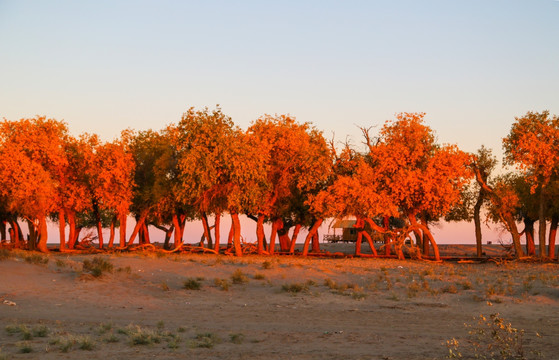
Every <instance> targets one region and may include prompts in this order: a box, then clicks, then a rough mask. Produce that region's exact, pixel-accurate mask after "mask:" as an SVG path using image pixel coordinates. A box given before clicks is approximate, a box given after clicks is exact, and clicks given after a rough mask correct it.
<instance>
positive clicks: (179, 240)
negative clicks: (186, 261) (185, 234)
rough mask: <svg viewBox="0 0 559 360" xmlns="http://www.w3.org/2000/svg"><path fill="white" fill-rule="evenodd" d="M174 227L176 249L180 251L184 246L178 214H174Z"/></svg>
mask: <svg viewBox="0 0 559 360" xmlns="http://www.w3.org/2000/svg"><path fill="white" fill-rule="evenodd" d="M173 227H174V228H175V236H174V247H175V249H178V248H179V247H180V246H181V245H182V234H181V226H180V222H179V216H178V215H177V214H173Z"/></svg>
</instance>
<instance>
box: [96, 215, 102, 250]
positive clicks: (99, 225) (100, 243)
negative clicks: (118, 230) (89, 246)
mask: <svg viewBox="0 0 559 360" xmlns="http://www.w3.org/2000/svg"><path fill="white" fill-rule="evenodd" d="M97 235H98V236H99V249H102V248H103V224H102V223H101V217H100V216H99V214H97Z"/></svg>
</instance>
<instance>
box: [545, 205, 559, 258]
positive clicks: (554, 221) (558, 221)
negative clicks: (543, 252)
mask: <svg viewBox="0 0 559 360" xmlns="http://www.w3.org/2000/svg"><path fill="white" fill-rule="evenodd" d="M558 225H559V214H554V215H553V216H552V217H551V225H550V227H549V248H548V252H547V256H549V258H550V259H555V237H556V236H557V226H558Z"/></svg>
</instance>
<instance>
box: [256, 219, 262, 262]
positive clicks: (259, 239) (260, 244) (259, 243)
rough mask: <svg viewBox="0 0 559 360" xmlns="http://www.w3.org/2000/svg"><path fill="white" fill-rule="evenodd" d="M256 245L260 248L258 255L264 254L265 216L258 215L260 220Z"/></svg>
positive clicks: (257, 227) (258, 221) (257, 221)
mask: <svg viewBox="0 0 559 360" xmlns="http://www.w3.org/2000/svg"><path fill="white" fill-rule="evenodd" d="M256 245H257V247H258V253H259V254H262V253H263V252H264V215H263V214H258V219H257V220H256Z"/></svg>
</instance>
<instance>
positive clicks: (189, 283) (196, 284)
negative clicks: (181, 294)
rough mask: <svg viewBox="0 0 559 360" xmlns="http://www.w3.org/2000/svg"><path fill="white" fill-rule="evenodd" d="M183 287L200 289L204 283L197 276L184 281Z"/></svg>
mask: <svg viewBox="0 0 559 360" xmlns="http://www.w3.org/2000/svg"><path fill="white" fill-rule="evenodd" d="M182 287H183V288H184V289H186V290H200V289H201V288H202V283H201V282H200V281H198V280H196V279H195V278H188V279H186V280H185V281H184V282H183V285H182Z"/></svg>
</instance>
